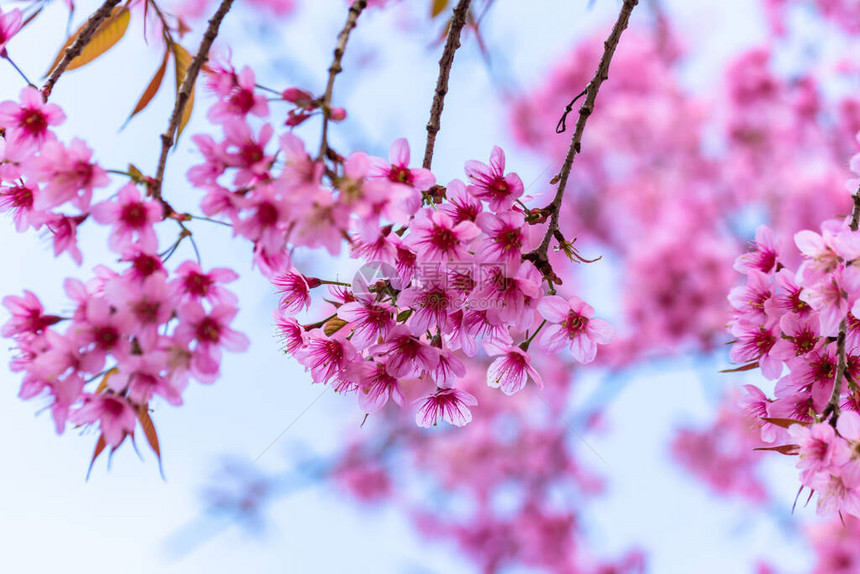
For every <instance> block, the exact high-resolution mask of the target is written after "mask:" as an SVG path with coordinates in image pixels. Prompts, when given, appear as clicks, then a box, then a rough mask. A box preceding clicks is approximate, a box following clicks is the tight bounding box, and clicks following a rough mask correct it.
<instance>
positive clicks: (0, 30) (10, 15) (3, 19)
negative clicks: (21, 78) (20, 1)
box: [0, 8, 24, 57]
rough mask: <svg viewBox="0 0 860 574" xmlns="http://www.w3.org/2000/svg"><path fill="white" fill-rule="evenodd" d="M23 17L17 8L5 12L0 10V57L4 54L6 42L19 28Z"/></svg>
mask: <svg viewBox="0 0 860 574" xmlns="http://www.w3.org/2000/svg"><path fill="white" fill-rule="evenodd" d="M23 19H24V15H23V14H22V13H21V11H20V10H18V9H17V8H13V9H12V10H9V11H8V12H6V13H3V12H2V11H0V57H3V56H5V55H6V44H8V43H9V40H11V39H12V36H14V35H15V34H17V33H18V30H20V29H21V24H22V22H23Z"/></svg>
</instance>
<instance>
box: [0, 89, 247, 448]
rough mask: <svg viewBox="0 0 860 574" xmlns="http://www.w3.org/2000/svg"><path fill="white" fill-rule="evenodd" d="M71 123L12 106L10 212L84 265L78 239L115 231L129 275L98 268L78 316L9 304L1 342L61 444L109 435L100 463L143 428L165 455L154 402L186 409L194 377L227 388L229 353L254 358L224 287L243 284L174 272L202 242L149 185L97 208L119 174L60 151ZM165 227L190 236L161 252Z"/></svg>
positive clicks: (0, 145)
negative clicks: (94, 430) (93, 429)
mask: <svg viewBox="0 0 860 574" xmlns="http://www.w3.org/2000/svg"><path fill="white" fill-rule="evenodd" d="M64 119H65V116H64V114H63V112H62V110H61V109H60V108H59V107H58V106H56V105H54V104H47V103H44V102H43V100H42V97H41V95H40V94H39V93H38V92H37V91H36V90H35V89H34V88H31V87H28V88H25V89H24V90H23V92H22V93H21V98H20V101H19V102H13V101H6V102H2V103H0V128H2V129H3V130H4V138H3V140H0V211H5V212H10V213H11V215H12V217H13V219H14V221H15V225H16V227H17V229H18V231H20V232H23V231H26V230H29V229H32V230H42V231H45V230H47V232H48V233H50V234H51V236H52V237H53V244H54V253H55V255H59V254H61V253H63V252H68V253H69V254H70V255H71V256H72V258H73V259H74V260H75V261H76V262H77V263H79V264H80V263H81V262H82V254H81V251H80V249H79V248H78V246H77V241H76V236H77V229H78V227H79V226H80V225H82V224H83V223H84V222H87V221H89V222H91V223H92V222H94V223H97V224H101V225H104V226H108V227H109V228H110V233H109V237H108V247H109V248H110V249H111V250H113V251H114V252H115V253H116V254H117V255H118V256H119V260H120V263H121V266H122V268H121V269H120V270H119V271H116V270H114V269H111V268H108V267H105V266H98V267H96V269H95V278H93V279H92V280H90V281H88V282H86V283H84V282H82V281H79V280H77V279H67V280H66V281H65V284H64V286H65V292H66V295H67V296H68V297H69V298H70V299H71V301H72V302H73V305H74V309H73V311H72V312H71V313H69V314H68V315H65V316H61V315H55V314H49V313H46V311H45V310H44V307H43V305H42V303H41V302H40V301H39V299H38V298H37V297H36V295H35V294H33V293H32V292H30V291H25V293H24V295H23V296H21V297H19V296H7V297H5V298H4V299H3V305H4V306H5V307H6V309H7V310H8V311H9V312H10V314H11V318H10V319H9V320H8V321H7V322H6V323H5V325H3V327H2V330H0V333H2V335H3V336H4V337H10V338H12V339H13V340H14V341H15V344H16V350H17V355H16V357H15V358H14V359H13V361H12V365H11V367H12V370H13V371H15V372H21V373H23V383H22V386H21V390H20V396H21V397H22V398H24V399H31V398H35V397H42V398H43V399H44V398H46V399H47V401H48V404H49V406H50V410H51V413H52V414H53V419H54V423H55V425H56V429H57V432H58V433H62V432H63V431H64V429H65V428H66V426H67V423H71V424H74V425H91V424H93V425H97V426H98V429H99V432H100V433H101V435H100V442H99V446H98V447H97V453H98V452H101V450H102V449H103V448H104V447H105V446H107V445H109V446H111V447H112V448H113V449H115V448H117V447H118V446H119V445H120V444H121V443H122V442H123V441H124V440H125V438H126V437H127V436H129V435H132V434H133V433H134V430H135V427H136V425H137V423H138V420H139V421H140V424H141V426H142V427H143V429H144V432H145V433H146V434H147V438H148V439H149V440H150V444H152V445H153V448H154V449H156V452H157V448H158V447H157V436H156V435H155V431H154V427H153V426H152V421H151V419H150V418H149V414H148V407H149V403H150V401H151V400H152V399H153V397H155V396H159V397H162V398H163V399H164V400H165V401H167V402H168V403H170V404H172V405H179V404H181V403H182V392H183V390H184V389H185V388H186V386H187V385H188V382H189V380H190V378H191V377H193V378H195V379H197V380H198V381H200V382H203V383H211V382H213V381H214V380H215V378H217V376H218V373H219V370H220V360H221V349H222V348H225V349H228V350H232V351H239V350H243V349H244V348H245V347H247V344H248V341H247V339H246V338H245V336H244V335H241V334H240V333H237V332H236V331H234V330H233V329H232V328H231V327H230V323H231V321H232V320H233V318H234V316H235V315H236V313H237V311H238V307H237V298H236V296H235V295H233V294H232V293H231V292H229V291H227V290H226V289H225V288H224V287H223V286H222V284H223V283H227V282H231V281H233V280H235V279H236V278H237V275H236V274H235V273H234V272H233V271H230V270H228V269H213V270H211V271H209V272H205V271H203V269H201V267H200V265H198V264H197V263H194V262H192V261H186V262H184V263H182V264H180V265H179V266H178V267H176V268H175V269H174V270H170V269H168V268H167V267H165V262H166V261H167V259H168V258H169V257H170V256H171V255H172V254H173V253H174V252H175V250H176V247H177V246H178V243H179V242H180V241H181V240H182V239H183V238H184V237H186V236H187V235H188V233H190V232H187V230H185V228H184V227H183V224H182V222H181V218H179V219H176V218H173V217H168V214H171V215H172V213H171V212H170V211H169V210H168V209H167V208H166V207H165V205H164V204H163V203H162V202H160V201H158V200H156V199H152V198H149V197H147V196H148V195H149V191H150V190H149V186H148V180H147V179H146V178H144V177H143V176H141V175H139V174H132V173H127V174H126V175H127V176H128V177H130V179H131V180H132V181H131V183H127V184H125V185H123V186H122V187H120V188H119V190H118V191H117V192H116V193H115V194H114V195H113V196H112V197H105V198H103V199H99V198H96V197H95V193H96V191H97V190H98V189H99V188H104V187H108V186H109V184H110V183H111V180H110V178H109V177H108V174H107V170H105V169H104V168H102V167H100V166H99V165H98V164H97V163H95V162H94V161H93V160H92V152H91V150H90V149H89V148H88V147H87V146H86V144H85V143H84V142H83V141H81V140H78V139H75V140H72V142H71V143H70V144H68V145H66V144H63V143H61V142H60V141H59V139H58V138H57V136H56V135H55V134H54V132H53V131H52V129H51V128H52V127H53V126H56V125H58V124H60V123H62V121H63V120H64ZM140 187H143V188H144V190H143V191H142V190H141V189H140ZM162 222H164V223H174V224H175V223H179V225H180V227H182V230H183V231H182V233H181V234H180V237H179V240H177V242H176V244H174V245H173V246H172V247H171V248H169V249H167V250H165V251H163V252H160V251H159V240H158V237H157V234H156V225H157V224H159V223H162ZM63 327H64V328H63Z"/></svg>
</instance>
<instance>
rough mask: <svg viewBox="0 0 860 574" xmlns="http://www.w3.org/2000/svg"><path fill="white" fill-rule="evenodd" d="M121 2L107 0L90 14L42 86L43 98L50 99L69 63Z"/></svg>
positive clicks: (118, 0) (119, 0)
mask: <svg viewBox="0 0 860 574" xmlns="http://www.w3.org/2000/svg"><path fill="white" fill-rule="evenodd" d="M120 2H121V0H105V3H104V4H102V5H101V7H100V8H99V9H98V10H96V11H95V12H93V13H92V15H90V17H89V19H88V20H87V23H86V24H85V25H84V27H83V28H82V29H81V33H80V34H78V37H77V38H75V41H74V42H72V43H71V45H70V46H69V47H68V48H66V50H65V53H64V54H63V59H62V60H60V61H59V63H58V64H57V66H56V67H55V68H54V69H53V70H51V76H50V77H49V78H48V81H47V82H45V85H44V86H42V99H43V100H45V101H46V102H47V101H48V98H49V97H50V96H51V92H52V91H53V90H54V84H56V83H57V80H59V79H60V76H62V75H63V72H65V71H66V68H68V67H69V64H71V63H72V60H74V59H75V58H77V57H78V56H79V55H80V53H81V52H82V51H83V49H84V48H85V47H86V45H87V44H89V43H90V40H92V39H93V35H94V34H95V33H96V30H98V28H99V26H100V25H101V23H102V22H103V21H104V20H105V18H107V17H108V16H110V14H111V12H112V11H113V9H114V8H115V7H116V5H117V4H119V3H120Z"/></svg>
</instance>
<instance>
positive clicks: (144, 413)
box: [137, 405, 164, 478]
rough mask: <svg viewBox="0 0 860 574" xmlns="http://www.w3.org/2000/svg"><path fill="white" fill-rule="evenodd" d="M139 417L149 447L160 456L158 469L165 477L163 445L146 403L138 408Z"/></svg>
mask: <svg viewBox="0 0 860 574" xmlns="http://www.w3.org/2000/svg"><path fill="white" fill-rule="evenodd" d="M137 419H138V420H139V421H140V426H141V428H142V429H143V434H144V435H146V442H148V443H149V448H151V449H152V452H154V453H155V456H156V457H158V470H159V471H160V472H161V476H162V478H163V477H164V469H162V467H161V446H160V445H159V444H158V433H157V432H155V425H154V424H153V423H152V418H151V417H150V416H149V412H148V410H147V406H146V405H140V408H139V409H138V410H137Z"/></svg>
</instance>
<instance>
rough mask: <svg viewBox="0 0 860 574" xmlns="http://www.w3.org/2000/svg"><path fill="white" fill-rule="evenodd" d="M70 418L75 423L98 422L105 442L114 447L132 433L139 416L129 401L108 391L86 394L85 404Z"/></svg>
mask: <svg viewBox="0 0 860 574" xmlns="http://www.w3.org/2000/svg"><path fill="white" fill-rule="evenodd" d="M69 419H70V420H71V422H73V423H75V424H92V423H95V422H98V423H99V429H100V430H101V432H102V436H103V437H104V439H105V442H106V443H107V444H108V445H110V446H111V447H113V448H116V447H118V446H119V445H120V444H121V443H122V441H123V440H125V437H126V436H127V435H130V434H132V433H133V432H134V427H135V425H136V424H137V416H136V415H135V413H134V409H132V408H131V405H129V404H128V401H126V400H125V399H123V398H122V397H120V396H117V395H113V394H107V393H100V394H98V395H93V394H88V395H86V396H85V397H84V404H83V406H82V407H81V408H80V409H78V410H76V411H75V412H74V413H72V415H71V416H70V417H69Z"/></svg>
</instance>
